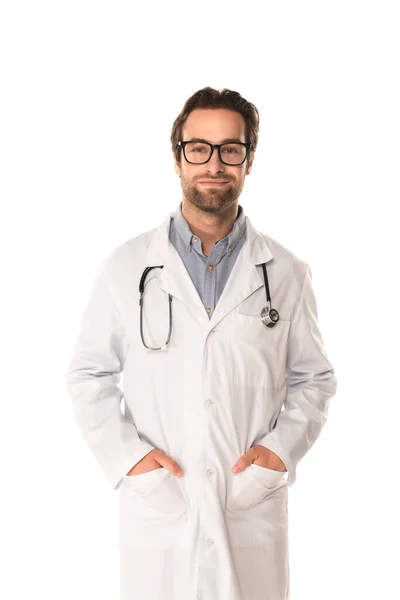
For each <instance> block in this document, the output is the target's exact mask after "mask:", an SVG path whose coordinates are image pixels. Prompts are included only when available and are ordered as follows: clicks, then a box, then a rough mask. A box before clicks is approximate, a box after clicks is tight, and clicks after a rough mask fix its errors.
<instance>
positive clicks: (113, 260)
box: [66, 213, 336, 600]
mask: <svg viewBox="0 0 400 600" xmlns="http://www.w3.org/2000/svg"><path fill="white" fill-rule="evenodd" d="M171 215H172V213H171V214H170V215H168V216H167V217H166V219H165V220H164V222H163V223H162V224H161V226H160V227H158V228H155V229H152V230H150V231H147V232H145V233H143V234H141V235H139V236H137V237H136V238H133V239H130V240H128V241H127V242H125V243H123V244H121V245H120V246H119V247H118V248H116V249H114V250H113V251H112V252H111V253H110V254H109V255H108V256H107V257H106V258H105V259H104V260H103V261H102V263H101V266H100V268H99V270H98V274H97V276H96V278H95V280H94V283H93V285H92V288H91V292H90V298H89V302H88V304H87V307H86V309H85V311H84V313H83V317H82V322H81V327H80V333H79V336H78V340H77V343H76V347H75V350H74V353H73V356H72V358H71V362H70V364H69V366H68V369H67V374H66V381H67V385H68V390H69V393H70V395H71V398H72V401H73V406H74V410H75V414H76V418H77V421H78V423H79V426H80V428H81V430H82V433H83V435H84V438H85V440H86V442H87V444H88V446H89V447H90V449H91V451H92V452H93V454H94V456H95V458H96V460H97V461H98V463H99V464H100V466H101V467H102V469H103V471H104V473H105V475H106V476H107V478H108V480H109V481H110V483H111V485H112V486H113V488H115V489H117V490H118V493H119V519H120V520H119V523H120V529H119V535H120V559H121V563H120V564H121V596H120V597H121V600H195V599H199V598H201V600H287V599H288V598H289V565H288V487H290V486H291V485H292V484H293V483H294V481H295V479H296V465H297V463H298V462H299V460H300V459H301V458H302V457H303V456H304V455H305V453H306V452H307V451H308V450H309V449H310V448H311V446H312V445H313V443H314V442H315V440H316V438H317V437H318V435H319V433H320V431H321V429H322V427H323V426H324V424H325V422H326V419H327V412H328V403H329V399H330V398H331V397H332V396H333V395H334V394H335V392H336V377H335V375H334V371H333V368H332V365H331V363H330V362H329V361H328V358H327V356H326V353H325V350H324V346H323V341H322V338H321V334H320V331H319V328H318V323H317V306H316V301H315V297H314V294H313V291H312V285H311V274H310V269H309V267H308V264H307V263H306V262H304V261H302V260H300V259H299V258H297V257H296V256H295V255H294V254H293V253H292V252H290V251H289V250H287V249H285V248H284V247H283V246H281V245H280V244H279V243H277V242H276V241H275V240H273V239H272V238H270V237H269V236H267V235H265V234H262V233H260V232H258V231H257V230H256V229H255V228H254V227H253V226H252V224H251V223H250V220H249V218H248V217H246V227H247V234H246V236H247V237H246V241H245V243H244V245H243V247H242V249H241V251H240V253H239V255H238V257H237V260H236V263H235V265H234V267H233V270H232V272H231V274H230V277H229V279H228V281H227V284H226V286H225V288H224V290H223V293H222V295H221V298H220V299H219V301H218V303H217V305H216V308H215V312H214V314H213V315H212V318H211V320H210V319H209V317H208V313H207V312H206V310H205V307H204V305H203V303H202V301H201V299H200V297H199V295H198V293H197V291H196V288H195V286H194V284H193V283H192V280H191V278H190V276H189V273H188V272H187V270H186V268H185V266H184V263H183V262H182V260H181V258H180V256H179V254H178V253H177V251H176V249H175V248H174V247H173V245H172V244H171V243H170V242H169V239H168V231H169V222H170V217H171ZM263 262H266V263H267V265H266V267H267V272H268V278H269V286H270V293H271V298H272V308H275V309H276V310H278V312H279V315H280V320H279V322H278V323H277V325H275V327H273V328H272V329H267V328H266V327H265V326H264V325H263V323H262V322H261V320H260V313H261V310H262V308H263V307H264V306H265V305H266V292H265V287H264V278H263V273H262V267H261V263H263ZM150 265H164V268H163V269H153V270H152V271H150V273H149V274H148V276H147V280H146V285H145V293H144V309H143V310H144V313H143V334H144V339H145V341H146V343H147V345H151V346H161V345H163V344H164V342H165V340H166V338H167V334H168V310H169V308H168V293H169V294H171V296H172V336H171V340H170V343H169V346H168V350H167V351H161V350H158V351H152V350H147V349H146V348H144V346H143V345H142V341H141V338H140V330H139V322H140V319H139V303H138V301H139V291H138V289H139V280H140V277H141V275H142V272H143V270H144V268H145V267H146V266H150ZM256 265H259V266H256ZM122 370H123V391H122V386H120V385H119V382H120V376H121V372H122ZM122 399H124V405H125V412H123V411H122V410H121V400H122ZM282 407H283V408H284V410H282V412H280V411H281V409H282ZM256 444H262V445H264V446H266V447H268V448H270V449H271V450H272V451H273V452H275V453H276V454H277V455H278V456H280V458H281V459H282V460H283V462H284V463H285V465H286V467H287V469H288V472H282V471H275V470H272V469H268V468H265V467H262V466H259V465H255V464H251V465H250V466H249V467H248V468H246V469H245V470H244V471H242V472H241V473H239V474H237V475H235V474H233V473H232V471H231V468H232V466H233V465H234V464H235V463H236V461H237V460H238V459H239V458H240V457H241V456H242V454H243V453H244V452H246V451H247V450H248V449H249V448H250V447H252V446H254V445H256ZM153 448H159V449H161V450H163V451H164V452H165V453H167V454H168V455H169V456H172V457H173V458H174V459H175V460H176V461H177V462H178V463H179V464H180V465H181V466H182V468H183V469H184V471H185V475H184V476H183V477H176V476H174V475H172V474H170V473H169V471H168V470H166V469H165V468H158V469H155V470H153V471H150V472H148V473H143V474H141V475H134V476H127V475H126V473H127V472H128V471H129V470H130V469H131V468H132V467H133V466H134V465H135V464H136V463H137V462H138V461H139V460H140V459H141V458H143V457H144V456H145V455H146V454H147V453H148V452H150V451H151V450H152V449H153Z"/></svg>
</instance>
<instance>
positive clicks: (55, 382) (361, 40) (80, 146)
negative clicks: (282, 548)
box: [0, 0, 400, 600]
mask: <svg viewBox="0 0 400 600" xmlns="http://www.w3.org/2000/svg"><path fill="white" fill-rule="evenodd" d="M397 10H398V3H396V2H384V1H382V0H381V1H380V2H368V1H363V2H354V1H350V0H346V1H338V0H336V2H329V3H327V2H301V1H299V2H290V1H286V2H235V1H233V0H230V1H229V2H215V1H214V2H209V1H207V0H204V1H203V2H199V3H197V2H196V3H189V2H176V1H175V2H168V3H161V2H159V3H148V4H147V5H146V6H144V4H143V3H141V4H138V3H135V2H133V1H132V2H118V1H115V2H104V1H99V0H97V1H96V2H94V1H93V2H90V1H85V0H80V1H79V2H77V1H74V0H70V1H69V2H61V1H58V2H54V1H53V2H50V1H48V2H44V1H36V2H19V1H17V0H14V1H11V0H9V1H8V2H7V1H5V2H3V3H2V6H1V12H0V51H1V67H0V68H1V72H0V77H1V94H0V102H1V111H0V118H1V124H0V126H1V131H0V144H1V157H0V160H1V190H0V192H1V236H0V237H1V246H2V253H1V259H2V293H1V302H2V310H1V318H2V329H1V330H2V357H3V360H2V365H3V372H2V375H3V377H2V384H3V385H2V393H1V408H2V419H1V436H0V437H1V447H0V449H1V468H2V478H1V482H2V485H1V506H2V511H1V523H0V525H1V542H0V543H1V546H4V548H3V550H5V551H6V553H7V556H6V559H5V558H4V554H3V560H2V577H1V581H0V596H1V597H2V598H7V600H14V599H17V598H18V599H20V598H32V597H33V596H35V597H38V598H39V597H40V598H41V599H42V600H46V599H52V600H54V599H55V598H57V600H64V599H65V600H67V599H68V600H69V599H71V598H75V599H77V600H79V599H82V600H83V599H85V600H87V599H89V598H90V599H91V598H96V600H103V599H104V600H111V599H116V598H117V597H118V589H117V585H118V569H119V564H118V546H117V492H114V491H113V490H112V489H110V487H109V484H108V482H107V481H106V479H105V477H104V475H103V474H102V472H101V471H100V470H99V468H98V467H97V465H96V464H95V461H94V459H93V458H92V456H91V455H90V453H89V451H88V449H87V448H86V446H85V445H84V442H83V439H82V437H81V434H80V432H79V430H78V428H77V425H76V423H75V421H74V417H73V413H72V406H71V405H70V401H69V397H68V395H67V391H66V388H65V385H64V371H65V368H66V365H67V362H68V360H69V358H70V354H71V352H72V347H73V343H74V341H75V336H76V335H77V331H78V325H79V319H80V316H81V313H82V311H83V308H84V305H85V302H86V296H87V293H88V290H89V287H90V284H91V280H92V277H94V274H95V270H96V268H97V265H98V264H99V262H100V261H101V260H102V259H103V258H104V257H105V256H106V255H107V254H108V252H110V251H111V250H112V249H113V248H114V247H115V246H117V245H118V244H120V243H122V242H124V241H125V240H127V239H128V238H131V237H134V236H136V235H138V234H139V233H141V232H142V231H145V230H147V229H150V228H153V227H156V226H157V225H158V224H159V223H160V222H161V221H162V220H163V219H164V218H165V216H166V215H167V214H168V213H169V212H171V211H173V210H175V208H176V207H177V206H178V203H179V202H180V201H181V195H182V191H181V187H180V180H179V178H178V176H177V175H176V174H175V171H174V169H173V160H172V152H171V148H170V142H169V136H170V131H171V127H172V124H173V121H174V119H175V117H176V116H177V115H178V114H179V112H180V110H181V108H182V106H183V104H184V102H185V101H186V99H187V98H188V97H189V96H190V95H192V94H193V93H194V92H195V91H197V90H198V89H200V88H202V87H204V86H207V85H210V86H212V87H216V88H217V89H222V88H224V87H226V88H229V89H233V90H236V91H238V92H239V93H240V94H241V95H242V96H244V97H245V98H246V99H248V100H250V101H251V102H253V103H254V104H255V105H256V106H257V108H258V109H259V111H260V134H259V145H258V149H257V152H256V158H255V162H254V167H253V171H252V173H251V175H250V176H249V177H248V178H247V179H246V183H245V187H244V190H243V193H242V195H241V197H240V204H242V206H243V207H244V210H245V213H246V214H247V215H248V216H249V217H250V220H251V221H252V223H253V224H254V225H255V227H256V228H257V229H259V230H260V231H262V232H264V233H266V234H268V235H270V236H271V237H273V238H275V239H276V240H277V241H279V242H280V243H281V244H283V245H285V246H286V247H287V248H289V249H290V250H291V251H293V252H294V253H295V254H296V255H297V256H299V257H300V258H302V259H305V260H307V261H308V262H309V264H310V267H311V270H312V275H313V285H314V290H315V294H316V297H317V301H318V308H319V322H320V328H321V331H322V334H323V338H324V342H325V346H326V350H327V353H328V356H329V358H330V360H331V362H332V364H333V365H334V367H335V372H336V375H337V378H338V391H337V395H336V396H335V397H334V398H333V399H332V400H331V404H330V416H329V419H328V423H327V424H326V427H325V429H324V430H323V432H322V434H321V436H320V438H319V439H318V440H317V442H316V444H315V445H314V447H313V448H312V449H311V450H310V452H309V453H308V454H307V456H306V457H304V459H303V460H302V461H301V463H300V464H299V467H298V480H297V482H296V484H295V485H294V486H293V487H292V488H290V490H289V495H290V496H289V507H290V508H289V519H290V565H291V600H321V599H322V598H323V599H324V600H337V599H338V598H341V599H342V600H351V599H354V598H357V599H358V598H362V599H363V600H367V599H376V598H385V599H386V598H390V599H392V598H397V597H399V596H400V584H399V581H398V557H399V552H398V547H399V546H398V544H399V542H398V539H399V519H398V506H399V505H400V498H399V494H398V492H397V483H398V481H397V480H398V477H397V472H398V469H399V456H400V455H399V446H398V444H399V442H398V440H399V437H398V429H399V416H400V411H399V402H400V397H399V386H398V376H399V351H398V347H399V346H398V338H399V333H400V332H399V326H398V319H399V308H398V307H399V302H400V297H399V291H398V288H399V284H398V274H399V249H398V243H399V242H398V236H397V234H398V225H399V220H398V216H397V217H396V216H395V215H397V214H398V212H397V210H398V205H399V199H400V198H399V154H400V153H399V139H400V136H399V133H400V131H399V129H400V127H399V106H400V94H399V59H398V57H399V52H400V48H399V35H398V32H399V25H400V23H399V18H398V14H397ZM151 148H156V154H155V155H153V156H151V155H150V149H151ZM276 308H278V310H279V307H276ZM132 310H138V308H137V299H136V298H132ZM141 600H142V599H141ZM224 600H225V599H224Z"/></svg>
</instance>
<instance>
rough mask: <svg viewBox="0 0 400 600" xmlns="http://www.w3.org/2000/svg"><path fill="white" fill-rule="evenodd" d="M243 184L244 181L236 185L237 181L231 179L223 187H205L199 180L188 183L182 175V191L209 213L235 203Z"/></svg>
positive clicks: (187, 197)
mask: <svg viewBox="0 0 400 600" xmlns="http://www.w3.org/2000/svg"><path fill="white" fill-rule="evenodd" d="M204 179H206V178H205V177H204ZM210 179H211V178H210ZM243 185H244V181H243V182H241V184H240V185H238V184H237V183H236V185H235V181H234V180H232V179H231V180H230V181H229V182H228V183H227V184H225V185H223V186H222V187H205V186H202V185H201V184H199V183H197V182H196V183H187V181H186V180H184V179H183V177H182V176H181V186H182V191H183V194H184V196H185V198H186V200H187V201H188V202H190V203H191V204H193V205H194V206H196V207H197V208H198V209H199V210H202V211H204V212H207V213H218V212H221V211H223V210H224V209H227V208H230V207H231V206H232V205H234V204H235V203H236V200H237V199H238V198H239V196H240V193H241V191H242V189H243Z"/></svg>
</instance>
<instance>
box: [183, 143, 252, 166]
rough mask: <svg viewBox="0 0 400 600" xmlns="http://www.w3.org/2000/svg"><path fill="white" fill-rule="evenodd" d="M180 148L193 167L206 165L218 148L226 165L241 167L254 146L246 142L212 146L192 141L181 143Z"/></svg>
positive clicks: (221, 159) (220, 156) (220, 157)
mask: <svg viewBox="0 0 400 600" xmlns="http://www.w3.org/2000/svg"><path fill="white" fill-rule="evenodd" d="M178 146H181V148H182V149H183V155H184V157H185V160H186V161H187V162H188V163H190V164H192V165H204V163H206V162H208V161H209V160H210V158H211V156H212V154H213V152H214V148H218V154H219V159H220V161H221V162H222V163H224V165H234V166H239V165H242V164H243V163H244V161H245V160H246V158H247V155H248V153H249V150H250V149H251V148H253V144H247V143H245V142H229V143H225V144H210V143H209V142H192V141H191V140H189V141H187V142H182V141H179V142H178ZM222 156H223V157H222Z"/></svg>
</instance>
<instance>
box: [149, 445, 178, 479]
mask: <svg viewBox="0 0 400 600" xmlns="http://www.w3.org/2000/svg"><path fill="white" fill-rule="evenodd" d="M153 458H154V460H155V461H156V462H157V463H158V464H159V465H161V466H162V467H164V468H165V469H167V471H169V472H170V473H172V475H179V476H182V475H183V473H184V472H183V469H182V468H181V466H180V465H179V464H178V463H177V462H176V460H174V459H173V458H172V457H171V456H168V454H165V452H163V451H162V450H157V451H153Z"/></svg>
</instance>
